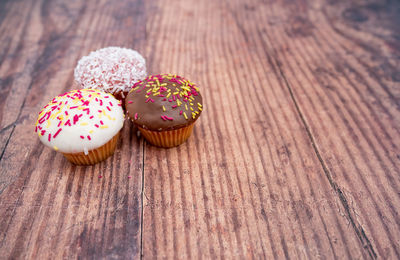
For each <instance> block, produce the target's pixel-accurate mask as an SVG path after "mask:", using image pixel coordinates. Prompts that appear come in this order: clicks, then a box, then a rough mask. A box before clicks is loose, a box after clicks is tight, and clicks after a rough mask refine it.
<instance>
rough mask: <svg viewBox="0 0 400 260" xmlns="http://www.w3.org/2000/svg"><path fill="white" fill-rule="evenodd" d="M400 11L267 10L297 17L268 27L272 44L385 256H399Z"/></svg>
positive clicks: (367, 237) (344, 195)
mask: <svg viewBox="0 0 400 260" xmlns="http://www.w3.org/2000/svg"><path fill="white" fill-rule="evenodd" d="M398 8H399V4H398V3H394V2H393V3H360V4H351V3H349V2H347V1H343V2H342V3H338V2H335V4H332V5H329V4H326V2H324V1H319V2H313V3H311V2H310V3H304V2H301V1H299V2H297V3H293V4H292V5H288V4H277V5H273V8H265V9H263V10H260V12H263V14H264V15H266V17H271V16H273V15H275V16H278V17H290V18H289V19H288V21H286V22H283V23H276V24H275V26H274V27H272V28H265V34H264V37H265V40H266V41H269V42H270V44H271V48H272V49H273V50H274V51H273V55H274V56H275V57H276V59H277V66H279V67H280V68H281V69H282V73H283V74H284V75H285V78H286V80H287V86H288V87H289V88H290V89H291V91H292V93H293V95H294V99H295V100H296V102H297V104H298V106H299V113H300V114H301V115H302V116H303V117H304V123H305V124H306V125H307V126H308V127H309V129H308V130H309V133H310V135H312V138H313V141H314V142H315V150H316V152H317V153H318V155H319V157H320V159H321V160H322V163H323V165H324V167H325V169H324V171H325V174H326V175H327V176H328V178H329V179H330V182H331V185H332V186H333V187H334V188H335V190H336V192H337V193H338V194H339V196H340V200H341V203H342V204H343V205H344V206H345V208H348V214H349V215H350V217H351V221H352V225H353V227H354V229H355V230H356V232H357V236H359V237H360V239H361V240H362V241H363V243H364V244H365V246H366V247H367V248H368V251H369V253H370V255H371V256H381V257H382V258H384V259H396V258H399V257H400V255H399V254H400V245H399V243H398V241H399V240H400V218H399V207H398V205H399V203H400V198H399V194H400V188H399V187H400V186H399V184H400V183H399V181H400V180H399V178H398V173H399V172H400V164H399V158H398V154H399V153H400V149H399V148H400V141H399V140H400V138H399V137H400V136H399V129H400V128H399V126H400V124H399V123H400V115H399V100H400V92H399V86H400V85H399V79H398V77H397V74H398V69H397V68H398V53H399V52H398V50H399V48H398V46H399V41H398V39H396V38H394V37H392V34H391V33H394V32H395V31H396V28H397V27H396V22H395V21H396V19H397V15H398V13H396V10H398ZM316 10H317V11H316ZM282 31H286V32H290V33H289V34H285V33H282ZM282 46H285V49H284V50H282V49H279V48H282ZM396 46H397V47H396ZM396 57H397V58H396Z"/></svg>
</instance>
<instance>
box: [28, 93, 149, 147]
mask: <svg viewBox="0 0 400 260" xmlns="http://www.w3.org/2000/svg"><path fill="white" fill-rule="evenodd" d="M87 92H90V93H93V94H96V95H102V93H100V92H97V91H95V90H89V89H84V90H75V91H71V92H68V93H64V94H62V95H60V96H58V97H55V98H54V99H53V100H52V101H50V103H49V104H47V105H46V106H45V107H44V108H43V110H42V111H41V112H39V115H40V118H39V119H38V120H37V122H36V126H35V132H39V135H40V136H45V135H47V140H48V141H49V142H51V141H52V139H55V138H57V136H58V135H59V134H60V133H61V131H62V130H63V127H67V126H72V125H76V124H77V123H78V122H79V121H81V117H82V116H83V115H84V114H85V115H88V116H90V117H89V119H93V118H94V115H91V111H90V109H89V107H88V106H89V105H90V102H91V101H92V102H94V100H96V102H98V103H99V105H100V106H102V105H103V101H102V100H101V98H98V97H95V96H94V95H93V97H92V94H89V93H88V94H86V93H87ZM85 94H86V95H85ZM60 97H63V98H68V99H70V100H73V102H72V103H73V104H74V105H73V106H70V107H67V103H68V101H69V100H65V101H64V100H63V101H59V100H58V99H59V98H60ZM110 97H111V96H103V98H110ZM77 101H79V102H80V103H77ZM152 102H154V100H153V101H152ZM63 103H64V104H63ZM107 103H108V104H109V106H106V108H107V110H108V111H112V108H111V107H114V104H113V103H112V102H111V101H109V102H107ZM79 104H80V105H79ZM118 106H122V104H121V102H118ZM63 108H64V109H69V110H71V111H72V109H75V110H74V113H73V116H72V117H71V116H70V115H69V113H68V111H67V110H65V111H63V112H62V114H60V110H61V109H63ZM78 109H79V110H78ZM119 109H120V108H119ZM71 111H70V112H71ZM80 111H81V112H83V114H76V113H77V112H78V113H79V112H80ZM98 112H99V113H102V114H105V112H104V111H103V110H98ZM105 115H107V114H105ZM50 117H51V118H52V119H51V120H57V121H58V122H57V121H56V122H55V124H56V125H57V127H58V129H57V131H56V132H55V133H54V134H52V133H50V132H47V131H46V130H45V129H47V127H48V126H49V125H50V122H48V125H47V126H45V125H42V124H44V123H46V121H47V120H49V119H50ZM108 118H109V119H110V120H111V118H110V116H108ZM53 124H54V123H53ZM87 124H88V123H87V122H82V123H81V125H87ZM100 124H101V125H104V122H103V121H102V120H100ZM94 126H95V127H97V128H99V127H100V126H99V125H98V124H94ZM91 133H92V131H91ZM79 137H80V138H81V139H85V138H87V140H89V141H91V140H92V138H91V136H90V135H79Z"/></svg>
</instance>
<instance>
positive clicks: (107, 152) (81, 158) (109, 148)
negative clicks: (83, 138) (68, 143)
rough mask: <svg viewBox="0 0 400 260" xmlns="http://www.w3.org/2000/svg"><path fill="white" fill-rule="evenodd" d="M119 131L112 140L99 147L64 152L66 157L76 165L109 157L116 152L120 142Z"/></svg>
mask: <svg viewBox="0 0 400 260" xmlns="http://www.w3.org/2000/svg"><path fill="white" fill-rule="evenodd" d="M118 137H119V132H118V134H116V135H115V136H114V137H113V138H112V139H111V140H110V141H108V142H107V143H106V144H104V145H103V146H100V147H99V148H97V149H94V150H91V151H89V153H88V154H87V155H85V153H63V155H64V156H65V158H67V159H68V161H70V162H71V163H73V164H76V165H92V164H96V163H98V162H101V161H103V160H105V159H107V158H108V157H109V156H111V155H113V154H114V151H115V148H116V147H117V143H118Z"/></svg>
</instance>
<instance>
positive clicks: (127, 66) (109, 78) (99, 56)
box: [74, 47, 146, 96]
mask: <svg viewBox="0 0 400 260" xmlns="http://www.w3.org/2000/svg"><path fill="white" fill-rule="evenodd" d="M74 77H75V80H76V81H77V82H78V84H80V85H81V86H82V87H83V88H93V89H99V90H102V91H105V92H108V93H112V94H116V93H118V92H121V94H122V96H123V93H122V92H123V91H125V92H128V91H129V90H130V88H131V87H132V86H133V84H134V83H135V82H136V81H139V80H141V79H144V78H145V77H146V61H145V59H144V58H143V57H142V56H141V55H140V54H139V53H138V52H137V51H134V50H131V49H127V48H120V47H107V48H103V49H99V50H97V51H93V52H91V53H90V54H89V55H88V56H84V57H82V58H81V59H80V60H79V61H78V64H77V66H76V68H75V71H74Z"/></svg>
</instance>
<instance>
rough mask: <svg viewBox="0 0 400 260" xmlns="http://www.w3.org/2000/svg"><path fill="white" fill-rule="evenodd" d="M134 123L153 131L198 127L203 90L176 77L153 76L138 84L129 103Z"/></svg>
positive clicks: (126, 103) (128, 109) (129, 110)
mask: <svg viewBox="0 0 400 260" xmlns="http://www.w3.org/2000/svg"><path fill="white" fill-rule="evenodd" d="M125 107H126V110H127V112H128V116H129V117H130V119H131V120H132V121H133V122H134V123H135V124H136V125H137V126H138V127H142V128H144V129H149V130H152V131H164V130H173V129H179V128H181V127H185V126H187V125H190V124H192V123H194V122H195V121H196V120H197V118H198V117H199V116H200V114H201V111H202V109H203V104H202V97H201V95H200V92H199V88H198V87H197V86H196V85H195V84H194V83H192V82H190V81H188V80H186V79H184V78H182V77H180V76H176V75H171V74H162V75H151V76H149V77H147V78H146V79H144V80H143V81H138V82H137V83H135V85H134V86H133V87H132V89H131V91H130V92H129V94H128V96H127V97H126V100H125Z"/></svg>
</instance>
